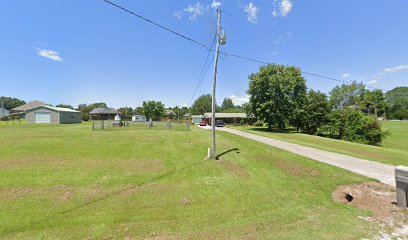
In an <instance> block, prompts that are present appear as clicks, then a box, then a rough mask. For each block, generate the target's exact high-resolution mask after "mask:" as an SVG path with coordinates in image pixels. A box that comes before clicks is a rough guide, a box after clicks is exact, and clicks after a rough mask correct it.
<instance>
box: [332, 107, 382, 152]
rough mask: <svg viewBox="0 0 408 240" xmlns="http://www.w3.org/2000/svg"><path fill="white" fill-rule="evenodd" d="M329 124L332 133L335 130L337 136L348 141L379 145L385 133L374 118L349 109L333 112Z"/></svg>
mask: <svg viewBox="0 0 408 240" xmlns="http://www.w3.org/2000/svg"><path fill="white" fill-rule="evenodd" d="M330 126H332V128H331V129H330V130H331V132H332V133H334V132H336V133H337V134H338V137H339V138H341V139H343V140H347V141H350V142H358V143H365V144H371V145H379V144H380V143H381V141H382V140H383V138H384V137H385V135H386V134H385V133H384V132H383V131H382V130H381V125H380V124H379V122H378V121H377V120H376V119H374V118H371V117H368V116H365V115H363V114H362V113H361V112H360V111H357V110H351V109H343V110H339V111H335V112H333V114H332V124H330ZM335 128H337V130H336V131H335Z"/></svg>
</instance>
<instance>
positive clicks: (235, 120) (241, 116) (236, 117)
mask: <svg viewBox="0 0 408 240" xmlns="http://www.w3.org/2000/svg"><path fill="white" fill-rule="evenodd" d="M211 117H212V114H211V113H205V114H204V119H205V121H206V122H207V123H208V124H211ZM215 120H223V121H224V123H225V124H239V123H241V120H244V121H246V122H248V123H250V122H254V121H255V118H252V117H248V116H247V115H246V114H245V113H215Z"/></svg>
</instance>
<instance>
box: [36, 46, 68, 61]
mask: <svg viewBox="0 0 408 240" xmlns="http://www.w3.org/2000/svg"><path fill="white" fill-rule="evenodd" d="M35 49H36V51H37V54H38V55H39V56H41V57H45V58H48V59H51V60H53V61H57V62H62V61H63V59H62V57H61V56H60V53H59V52H57V51H53V50H49V49H39V48H35Z"/></svg>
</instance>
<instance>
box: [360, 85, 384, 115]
mask: <svg viewBox="0 0 408 240" xmlns="http://www.w3.org/2000/svg"><path fill="white" fill-rule="evenodd" d="M363 105H364V107H365V109H364V111H365V112H366V113H367V114H368V115H370V114H374V116H376V117H379V116H382V115H383V114H384V111H385V97H384V93H383V91H382V90H380V89H376V90H373V91H366V92H365V94H364V99H363Z"/></svg>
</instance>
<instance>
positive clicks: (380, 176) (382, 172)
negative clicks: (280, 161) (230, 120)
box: [205, 127, 395, 186]
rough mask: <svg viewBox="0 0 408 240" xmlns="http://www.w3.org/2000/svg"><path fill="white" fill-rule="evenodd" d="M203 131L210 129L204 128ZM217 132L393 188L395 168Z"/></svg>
mask: <svg viewBox="0 0 408 240" xmlns="http://www.w3.org/2000/svg"><path fill="white" fill-rule="evenodd" d="M205 129H211V128H209V127H205ZM217 131H224V132H229V133H233V134H236V135H239V136H241V137H245V138H248V139H252V140H255V141H258V142H261V143H264V144H268V145H270V146H273V147H277V148H281V149H283V150H286V151H289V152H292V153H295V154H298V155H301V156H305V157H308V158H311V159H314V160H317V161H320V162H324V163H327V164H330V165H333V166H336V167H339V168H343V169H346V170H349V171H352V172H355V173H358V174H361V175H363V176H366V177H369V178H373V179H377V180H379V181H381V182H383V183H386V184H388V185H391V186H395V177H394V174H395V173H394V171H395V166H392V165H387V164H383V163H378V162H374V161H369V160H365V159H361V158H356V157H350V156H347V155H343V154H338V153H333V152H328V151H324V150H320V149H316V148H311V147H305V146H301V145H298V144H294V143H289V142H284V141H280V140H276V139H272V138H268V137H263V136H259V135H255V134H251V133H247V132H243V131H239V130H236V129H231V128H217Z"/></svg>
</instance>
